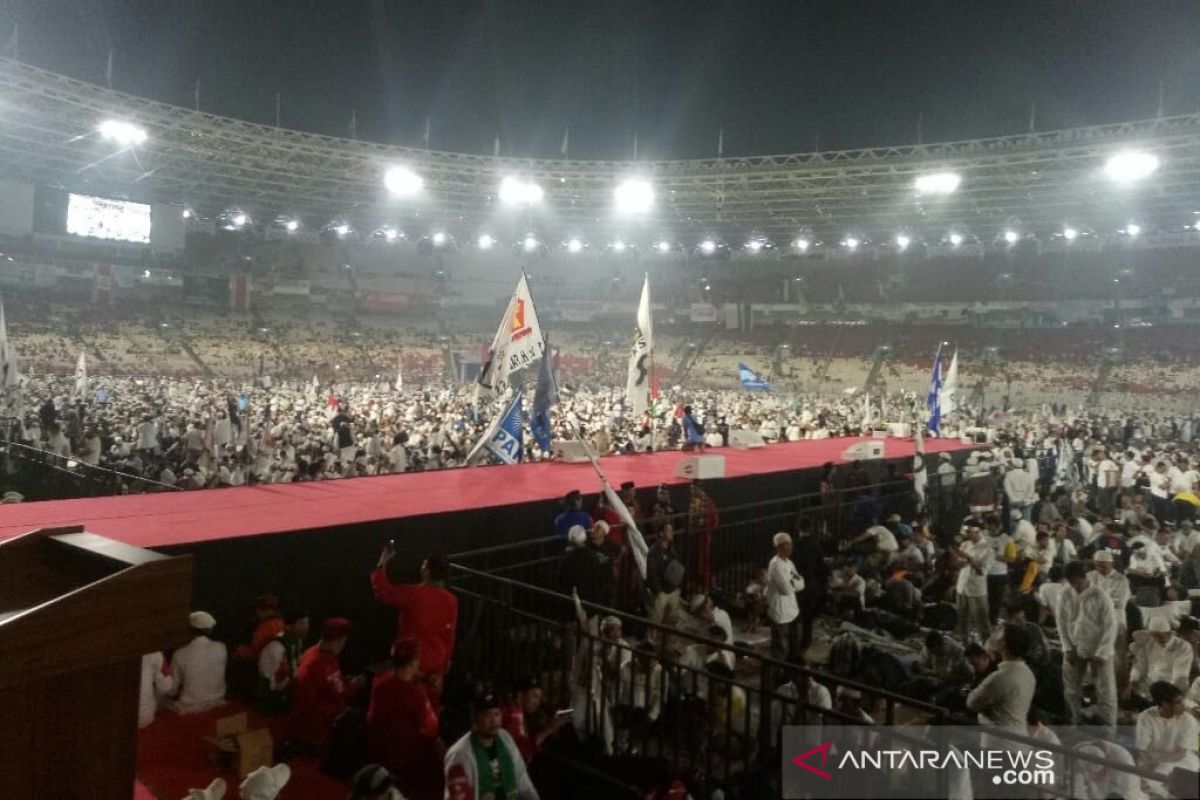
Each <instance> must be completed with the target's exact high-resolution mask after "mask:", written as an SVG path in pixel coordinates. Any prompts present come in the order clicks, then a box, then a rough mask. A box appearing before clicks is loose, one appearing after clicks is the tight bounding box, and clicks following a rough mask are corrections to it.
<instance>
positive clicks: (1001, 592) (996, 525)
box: [983, 514, 1017, 625]
mask: <svg viewBox="0 0 1200 800" xmlns="http://www.w3.org/2000/svg"><path fill="white" fill-rule="evenodd" d="M983 524H984V527H985V528H986V530H987V537H986V538H985V539H984V541H986V542H987V543H988V544H989V545H991V548H992V561H991V563H990V564H988V568H987V599H988V621H989V622H991V623H992V624H993V625H995V624H997V623H998V622H999V621H1000V609H1001V608H1003V607H1004V596H1005V593H1006V592H1007V591H1008V588H1009V579H1008V567H1009V564H1011V563H1012V562H1013V561H1015V560H1016V555H1017V553H1016V547H1015V544H1014V542H1013V539H1012V537H1011V536H1009V535H1008V534H1007V533H1005V532H1004V530H1003V529H1002V528H1001V527H1000V518H999V516H997V515H996V514H988V515H986V516H985V517H984V519H983Z"/></svg>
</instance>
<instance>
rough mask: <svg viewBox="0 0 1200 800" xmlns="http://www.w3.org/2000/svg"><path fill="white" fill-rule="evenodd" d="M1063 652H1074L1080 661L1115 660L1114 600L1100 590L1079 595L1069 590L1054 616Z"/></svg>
mask: <svg viewBox="0 0 1200 800" xmlns="http://www.w3.org/2000/svg"><path fill="white" fill-rule="evenodd" d="M1054 621H1055V623H1056V624H1057V625H1058V636H1059V639H1060V640H1061V641H1062V647H1063V652H1064V653H1065V652H1066V651H1067V650H1070V649H1072V648H1074V650H1075V652H1076V653H1077V654H1078V655H1079V657H1080V658H1104V659H1111V658H1112V657H1113V654H1114V649H1113V646H1114V644H1115V643H1116V638H1117V615H1116V612H1115V611H1114V610H1113V606H1112V600H1110V599H1109V596H1108V595H1107V594H1105V593H1104V590H1103V589H1101V588H1100V587H1098V586H1089V587H1088V588H1086V589H1084V590H1083V591H1082V592H1077V591H1075V589H1074V588H1073V587H1071V586H1067V588H1065V589H1064V590H1063V592H1062V594H1061V595H1060V596H1059V598H1058V609H1057V610H1056V611H1055V613H1054Z"/></svg>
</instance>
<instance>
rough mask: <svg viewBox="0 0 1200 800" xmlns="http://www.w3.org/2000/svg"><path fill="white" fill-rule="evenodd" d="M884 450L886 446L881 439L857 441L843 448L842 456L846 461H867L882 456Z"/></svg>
mask: <svg viewBox="0 0 1200 800" xmlns="http://www.w3.org/2000/svg"><path fill="white" fill-rule="evenodd" d="M885 450H886V448H885V447H884V443H883V441H882V440H878V441H877V440H872V441H869V442H859V443H858V444H852V445H850V446H849V447H847V448H846V449H845V450H843V451H842V458H844V459H846V460H847V461H868V460H870V459H874V458H883V457H884V455H883V454H884V452H885Z"/></svg>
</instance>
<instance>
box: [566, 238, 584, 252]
mask: <svg viewBox="0 0 1200 800" xmlns="http://www.w3.org/2000/svg"><path fill="white" fill-rule="evenodd" d="M582 250H583V242H581V241H580V240H579V239H570V240H568V241H567V252H568V253H579V252H582Z"/></svg>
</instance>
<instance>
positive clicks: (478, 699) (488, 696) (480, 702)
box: [471, 692, 500, 714]
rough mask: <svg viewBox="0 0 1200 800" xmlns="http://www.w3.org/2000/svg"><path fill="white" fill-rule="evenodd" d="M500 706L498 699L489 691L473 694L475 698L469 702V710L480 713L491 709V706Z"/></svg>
mask: <svg viewBox="0 0 1200 800" xmlns="http://www.w3.org/2000/svg"><path fill="white" fill-rule="evenodd" d="M499 707H500V700H499V699H497V697H496V695H494V694H492V693H491V692H487V693H485V694H477V695H475V699H474V700H473V701H472V702H471V711H473V712H474V713H476V714H481V713H483V712H484V711H491V710H492V709H493V708H499Z"/></svg>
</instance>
